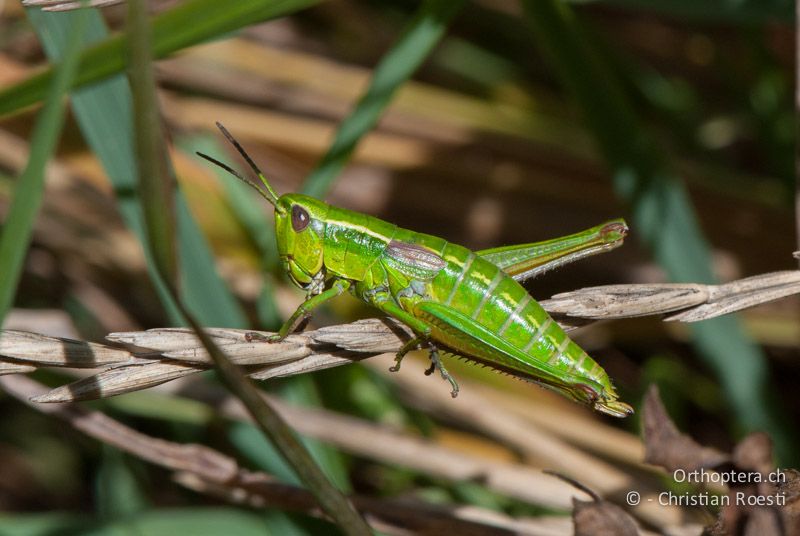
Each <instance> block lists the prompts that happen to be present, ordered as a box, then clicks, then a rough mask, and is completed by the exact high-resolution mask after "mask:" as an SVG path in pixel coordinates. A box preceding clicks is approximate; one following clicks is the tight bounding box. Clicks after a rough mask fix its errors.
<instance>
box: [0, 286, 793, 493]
mask: <svg viewBox="0 0 800 536" xmlns="http://www.w3.org/2000/svg"><path fill="white" fill-rule="evenodd" d="M798 292H800V271H785V272H774V273H770V274H763V275H760V276H755V277H750V278H747V279H742V280H739V281H734V282H731V283H726V284H723V285H699V284H654V285H609V286H603V287H591V288H585V289H581V290H577V291H574V292H568V293H563V294H558V295H556V296H554V297H553V298H552V299H550V300H546V301H544V302H542V305H543V306H544V307H545V308H546V309H547V310H548V311H549V312H550V313H552V314H554V315H555V316H556V318H557V320H558V321H559V323H561V324H562V326H564V328H565V329H567V330H571V329H574V328H575V327H576V325H580V324H581V323H585V322H591V321H593V320H597V319H612V318H626V317H634V316H643V315H653V314H664V313H673V314H672V315H670V316H668V317H667V318H666V319H667V320H673V321H675V320H677V321H684V322H694V321H698V320H704V319H707V318H713V317H715V316H719V315H721V314H727V313H730V312H733V311H737V310H740V309H744V308H748V307H753V306H756V305H759V304H761V303H764V302H767V301H770V300H775V299H778V298H781V297H785V296H788V295H790V294H795V293H798ZM575 317H577V322H575ZM208 333H209V334H211V335H212V337H213V338H214V340H215V342H216V343H217V344H219V345H220V346H221V347H222V348H223V349H224V350H225V352H226V353H227V355H228V356H229V357H230V358H231V360H233V361H234V362H235V363H238V364H240V365H243V366H246V367H248V373H249V375H250V376H251V377H252V378H254V379H260V380H264V379H269V378H276V377H285V376H292V375H295V374H302V373H307V372H312V371H316V370H321V369H325V368H330V367H335V366H340V365H345V364H349V363H353V362H356V361H360V360H362V359H366V358H368V357H372V356H375V355H378V354H382V353H394V352H396V351H397V350H398V349H399V348H400V347H401V346H402V344H403V343H404V342H405V341H406V340H408V337H409V336H410V332H409V331H408V329H407V328H405V327H404V326H402V325H401V324H400V323H398V322H396V321H394V320H393V319H380V320H379V319H368V320H360V321H358V322H353V323H350V324H342V325H337V326H330V327H325V328H320V329H317V330H314V331H308V332H305V333H300V334H295V335H291V336H289V337H288V338H286V340H284V341H281V342H279V343H272V344H265V343H263V342H261V341H258V340H255V341H252V340H251V337H249V335H248V334H249V333H253V332H249V331H245V330H236V329H225V328H210V329H209V330H208ZM258 333H261V332H258ZM261 334H263V333H261ZM108 339H109V340H110V341H112V342H115V343H120V344H123V345H125V346H127V347H128V348H129V349H120V348H112V347H110V346H106V345H103V344H97V343H90V342H82V341H75V340H71V339H64V338H56V337H46V336H44V335H37V334H33V333H27V332H22V331H14V330H5V331H2V332H0V363H2V366H0V374H9V373H12V372H30V371H31V367H37V368H38V367H67V368H104V367H111V368H108V369H107V370H103V371H101V372H99V373H98V374H96V375H94V376H91V377H88V378H84V379H81V380H78V381H76V382H74V383H72V384H69V385H66V386H62V387H59V388H56V389H54V390H52V391H50V392H49V393H47V394H45V395H43V396H40V397H38V398H37V401H38V402H69V401H76V400H87V399H93V398H103V397H109V396H115V395H119V394H123V393H128V392H131V391H137V390H141V389H145V388H148V387H152V386H155V385H159V384H162V383H164V382H167V381H170V380H174V379H177V378H180V377H183V376H187V375H190V374H194V373H196V372H200V371H202V370H206V369H207V368H209V367H210V366H211V361H210V359H209V357H208V354H207V353H206V351H205V349H204V348H203V347H202V345H201V344H200V342H199V341H198V340H197V338H196V337H195V336H194V334H193V333H192V332H191V330H188V329H182V328H166V329H153V330H149V331H134V332H124V333H112V334H110V335H109V336H108ZM495 424H496V425H499V424H498V423H495ZM605 482H606V485H607V486H612V487H616V485H617V484H618V483H615V481H614V480H613V479H611V480H608V479H606V481H605Z"/></svg>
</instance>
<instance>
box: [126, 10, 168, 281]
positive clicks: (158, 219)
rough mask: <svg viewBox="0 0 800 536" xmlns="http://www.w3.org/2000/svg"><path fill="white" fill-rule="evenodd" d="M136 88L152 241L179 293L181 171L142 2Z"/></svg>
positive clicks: (133, 75) (134, 58) (134, 59)
mask: <svg viewBox="0 0 800 536" xmlns="http://www.w3.org/2000/svg"><path fill="white" fill-rule="evenodd" d="M127 24H128V39H129V42H130V45H131V46H130V55H131V68H130V74H129V79H130V84H131V94H132V97H133V111H134V114H133V123H134V137H135V141H136V143H135V147H136V157H137V158H136V163H137V168H138V175H139V180H138V184H139V194H140V201H141V203H142V214H143V216H144V221H145V229H146V230H147V233H146V236H147V241H148V244H149V248H150V252H151V254H152V255H153V260H154V261H155V266H156V268H157V269H158V271H159V273H160V274H161V277H162V278H163V279H164V280H165V281H166V282H167V283H168V284H169V285H170V286H171V287H172V288H173V289H177V284H178V267H177V262H178V259H177V255H176V249H177V248H176V246H175V235H176V234H177V233H176V230H175V185H176V184H177V181H176V179H175V171H174V170H173V169H172V162H170V160H169V155H168V153H167V150H166V146H167V144H166V142H165V140H164V132H163V127H162V125H161V116H160V114H159V110H158V100H157V99H156V81H155V75H154V74H153V67H152V58H151V57H150V54H151V52H150V39H151V36H150V26H149V24H148V20H147V10H146V6H145V5H144V4H143V3H142V1H141V0H129V1H128V18H127Z"/></svg>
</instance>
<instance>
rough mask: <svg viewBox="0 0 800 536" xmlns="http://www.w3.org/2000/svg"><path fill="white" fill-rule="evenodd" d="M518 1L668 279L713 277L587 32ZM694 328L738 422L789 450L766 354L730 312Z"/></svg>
mask: <svg viewBox="0 0 800 536" xmlns="http://www.w3.org/2000/svg"><path fill="white" fill-rule="evenodd" d="M523 4H524V6H525V10H526V13H527V15H528V18H529V21H530V23H531V25H532V26H533V28H534V30H535V36H536V38H537V39H538V42H539V43H540V45H541V47H542V49H543V50H544V51H545V53H546V55H547V56H549V59H550V60H551V63H552V65H553V66H554V68H555V69H556V71H557V72H558V75H559V77H560V78H561V81H562V82H563V84H564V85H565V86H566V87H567V88H568V89H569V91H570V92H571V93H572V94H573V96H574V97H575V100H576V101H577V102H578V104H579V105H580V106H581V108H582V110H583V114H584V118H585V120H586V122H587V124H588V126H589V128H590V130H591V131H592V132H593V133H594V136H595V139H596V141H597V143H598V146H599V148H600V150H601V152H602V153H603V155H604V157H605V159H606V160H607V162H608V163H609V165H610V167H611V169H612V172H613V174H614V185H615V188H616V190H617V193H618V194H619V195H620V197H622V198H623V199H624V200H625V201H627V202H629V203H630V205H631V210H632V213H633V214H632V218H631V220H632V226H631V228H632V229H633V232H634V233H635V234H636V235H638V236H640V237H641V238H642V239H643V241H644V242H645V243H646V244H647V246H648V247H649V248H650V249H651V251H652V252H653V255H654V256H655V258H656V260H657V261H658V263H659V264H660V265H661V266H663V267H664V269H665V270H666V271H667V273H668V274H669V276H670V278H671V279H672V280H673V281H683V282H685V281H693V282H703V283H709V282H713V281H714V276H713V274H712V272H711V256H710V253H709V248H708V245H707V243H706V241H705V238H704V237H703V232H702V230H701V229H700V226H699V224H698V223H697V220H696V217H695V214H694V210H693V208H692V206H691V202H690V201H689V198H688V195H687V193H686V190H685V188H684V186H683V184H682V182H681V181H680V179H679V178H678V177H677V176H675V175H674V173H673V172H672V171H671V170H670V169H669V167H668V166H667V165H666V164H665V162H664V159H663V156H662V155H661V153H660V152H659V151H658V150H657V149H656V148H655V145H654V144H653V143H652V142H651V141H650V139H649V137H648V136H647V134H646V133H645V131H644V129H643V128H642V126H641V125H640V124H639V121H638V119H637V117H636V114H635V113H634V111H633V108H632V106H631V104H630V102H629V101H628V100H627V99H626V97H625V95H624V94H623V92H622V90H621V87H620V85H619V84H618V82H617V81H616V80H615V79H614V76H613V73H612V72H611V70H610V69H608V68H607V67H606V65H605V63H604V61H603V58H602V57H600V56H599V55H598V53H597V51H598V47H597V46H595V45H593V44H592V42H591V38H590V37H589V35H591V34H590V32H587V31H586V30H585V29H582V28H581V26H580V24H579V22H578V20H576V18H575V15H574V13H573V12H572V10H571V8H570V7H569V6H568V5H566V4H564V3H562V2H559V1H557V0H525V1H524V2H523ZM692 330H693V333H694V340H695V345H696V348H697V350H698V353H699V355H700V356H701V357H702V358H703V359H704V360H705V361H706V363H707V364H708V365H709V366H710V367H711V368H712V369H713V370H714V372H715V373H716V375H717V377H718V378H719V380H720V383H721V384H722V387H723V389H724V392H725V395H726V397H727V399H728V400H729V401H730V403H731V405H732V406H733V408H732V409H733V414H734V415H736V417H737V419H738V420H739V423H738V424H739V425H740V426H741V427H742V428H744V429H746V430H766V431H768V432H769V433H770V435H771V436H772V438H773V440H774V441H775V443H776V450H777V451H778V452H779V454H780V455H781V456H782V457H783V459H784V460H788V459H789V458H791V457H792V456H793V455H792V454H791V453H792V448H791V447H792V439H793V437H792V431H791V429H790V428H789V427H787V422H786V421H785V420H783V419H781V417H780V413H779V411H778V410H777V409H776V408H775V407H774V406H773V405H771V404H770V403H769V402H768V401H769V397H768V396H766V395H767V393H768V387H769V378H768V371H767V365H766V360H765V357H764V355H763V353H762V352H761V351H760V349H759V348H758V347H756V346H755V345H754V344H753V342H752V341H751V340H749V339H748V337H747V336H746V335H745V334H744V332H743V330H742V327H741V325H740V324H739V322H738V320H737V319H736V317H735V316H729V317H723V318H717V319H714V320H709V321H705V322H701V323H698V324H695V325H693V327H692Z"/></svg>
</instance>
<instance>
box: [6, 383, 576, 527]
mask: <svg viewBox="0 0 800 536" xmlns="http://www.w3.org/2000/svg"><path fill="white" fill-rule="evenodd" d="M0 387H2V389H3V390H4V391H5V392H6V393H8V394H9V395H11V396H13V397H15V398H17V399H19V400H20V401H22V402H24V403H26V404H28V405H30V406H32V407H34V408H35V409H37V410H38V411H42V412H43V413H47V414H49V415H53V416H55V417H58V418H60V419H63V420H65V421H67V422H68V423H70V425H72V426H73V427H74V428H75V429H77V430H79V431H81V432H83V433H84V434H86V435H88V436H90V437H93V438H95V439H97V440H99V441H102V442H104V443H108V444H110V445H114V446H115V447H117V448H119V449H121V450H123V451H125V452H128V453H130V454H133V455H135V456H137V457H139V458H141V459H144V460H147V461H149V462H151V463H154V464H156V465H160V466H162V467H165V468H167V469H169V470H172V471H175V481H177V482H178V483H180V484H182V485H184V486H186V487H187V488H189V489H193V490H195V491H197V492H200V493H205V494H209V495H214V496H217V497H222V498H225V499H226V500H229V501H231V502H235V503H241V504H248V505H250V506H253V507H258V508H261V507H264V506H267V505H269V506H270V507H277V508H281V509H285V510H292V511H298V512H304V513H307V514H310V515H316V516H320V515H321V514H320V511H319V509H318V508H317V506H316V501H315V500H314V498H313V496H312V495H311V493H309V492H308V491H306V490H303V489H301V488H297V487H295V486H291V485H287V484H283V483H280V482H277V481H276V480H275V479H274V478H273V477H272V476H270V475H268V474H266V473H261V472H253V471H249V470H247V469H243V468H241V467H240V466H239V465H238V463H237V462H236V461H235V460H233V459H232V458H230V457H228V456H226V455H224V454H222V453H220V452H219V451H216V450H214V449H211V448H208V447H205V446H203V445H196V444H179V443H174V442H171V441H165V440H162V439H158V438H154V437H151V436H148V435H145V434H142V433H140V432H137V431H136V430H134V429H132V428H129V427H128V426H125V425H124V424H122V423H120V422H118V421H116V420H114V419H112V418H110V417H107V416H106V415H104V414H102V413H100V412H97V411H90V410H87V409H84V408H82V407H79V406H75V405H72V404H63V405H40V404H34V403H31V402H30V400H31V399H33V398H36V397H37V396H38V395H40V394H42V393H44V392H45V391H46V388H45V387H44V386H43V385H41V384H39V383H37V382H35V381H33V380H30V379H28V378H25V377H21V376H17V377H7V378H2V379H0ZM529 471H531V472H533V471H532V470H529ZM537 477H538V478H539V479H542V478H544V477H545V475H542V474H541V473H538V474H537ZM552 480H553V481H554V482H558V481H557V480H556V479H552ZM537 484H541V482H529V483H528V485H532V486H535V485H537ZM545 487H546V488H547V486H545ZM565 489H566V488H565ZM549 491H551V492H552V491H553V490H552V489H551V490H549ZM567 491H568V490H567ZM354 503H355V505H356V506H357V508H358V509H359V510H361V511H362V512H363V513H365V514H366V515H368V516H369V518H370V520H371V521H372V522H374V523H375V524H376V526H380V527H385V528H386V529H387V531H388V533H390V534H400V533H402V532H401V530H399V529H402V530H403V531H408V530H412V531H422V532H426V531H427V532H429V531H431V530H434V529H435V530H436V531H439V530H444V531H445V532H447V533H458V534H497V535H505V534H531V535H534V534H536V535H538V534H548V533H555V532H547V531H545V529H546V528H549V527H552V526H554V524H553V521H552V520H551V519H547V518H545V519H543V520H541V521H540V520H514V519H512V518H510V517H508V516H505V515H503V514H499V513H497V512H493V511H489V510H483V509H481V508H475V507H469V508H464V507H446V506H435V505H429V504H425V503H421V502H417V501H411V500H393V499H389V500H381V499H371V498H366V497H354ZM568 505H569V503H568V502H567V503H566V506H568ZM563 519H564V520H565V521H568V520H567V518H563ZM567 526H568V523H567V524H566V525H564V527H563V528H566V527H567Z"/></svg>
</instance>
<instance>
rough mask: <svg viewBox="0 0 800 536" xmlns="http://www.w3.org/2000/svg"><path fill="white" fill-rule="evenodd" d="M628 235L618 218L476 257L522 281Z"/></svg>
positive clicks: (486, 251) (606, 248) (612, 245)
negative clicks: (548, 238) (556, 236)
mask: <svg viewBox="0 0 800 536" xmlns="http://www.w3.org/2000/svg"><path fill="white" fill-rule="evenodd" d="M627 232H628V226H627V225H626V224H625V220H622V219H617V220H611V221H607V222H605V223H601V224H600V225H597V226H595V227H592V228H591V229H586V230H585V231H581V232H579V233H575V234H572V235H569V236H562V237H560V238H554V239H552V240H545V241H544V242H533V243H530V244H518V245H514V246H502V247H498V248H492V249H484V250H482V251H478V255H480V256H481V257H483V258H484V259H486V260H487V261H489V262H491V263H492V264H494V265H495V266H497V267H498V268H500V269H502V270H503V271H505V272H506V273H507V274H508V275H510V276H511V277H513V278H514V279H516V280H517V281H524V280H526V279H530V278H532V277H536V276H537V275H539V274H541V273H544V272H546V271H548V270H552V269H553V268H557V267H559V266H561V265H563V264H567V263H570V262H573V261H576V260H578V259H582V258H584V257H588V256H590V255H595V254H597V253H602V252H604V251H609V250H611V249H614V248H616V247H618V246H620V245H622V240H623V239H624V238H625V235H626V234H627Z"/></svg>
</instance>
